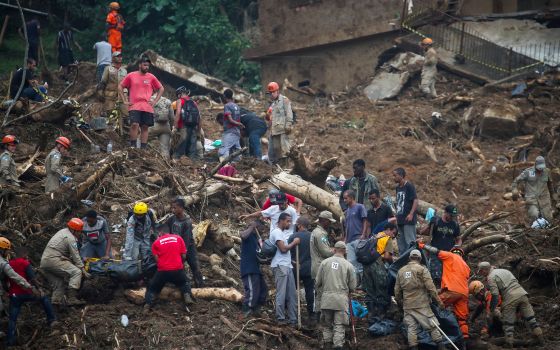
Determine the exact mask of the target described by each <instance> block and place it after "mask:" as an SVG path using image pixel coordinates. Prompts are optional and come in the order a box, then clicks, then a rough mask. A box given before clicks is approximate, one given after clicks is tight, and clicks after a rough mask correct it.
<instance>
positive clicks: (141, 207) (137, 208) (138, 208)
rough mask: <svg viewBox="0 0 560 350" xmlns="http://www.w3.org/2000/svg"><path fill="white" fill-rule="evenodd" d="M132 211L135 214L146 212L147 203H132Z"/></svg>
mask: <svg viewBox="0 0 560 350" xmlns="http://www.w3.org/2000/svg"><path fill="white" fill-rule="evenodd" d="M132 211H133V212H134V214H136V215H144V214H146V213H147V212H148V205H147V204H146V203H144V202H138V203H136V204H134V209H133V210H132Z"/></svg>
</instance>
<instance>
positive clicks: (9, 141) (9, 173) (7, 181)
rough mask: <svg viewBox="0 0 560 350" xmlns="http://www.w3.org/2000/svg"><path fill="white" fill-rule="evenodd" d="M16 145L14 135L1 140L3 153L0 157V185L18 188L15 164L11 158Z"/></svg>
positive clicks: (16, 141) (16, 140)
mask: <svg viewBox="0 0 560 350" xmlns="http://www.w3.org/2000/svg"><path fill="white" fill-rule="evenodd" d="M18 143H19V141H18V139H17V138H16V137H15V136H14V135H6V136H4V137H3V138H2V149H3V150H4V152H3V153H2V154H1V155H0V185H3V186H5V185H14V186H19V180H18V177H17V172H16V162H15V161H14V158H13V156H14V152H15V151H16V145H17V144H18Z"/></svg>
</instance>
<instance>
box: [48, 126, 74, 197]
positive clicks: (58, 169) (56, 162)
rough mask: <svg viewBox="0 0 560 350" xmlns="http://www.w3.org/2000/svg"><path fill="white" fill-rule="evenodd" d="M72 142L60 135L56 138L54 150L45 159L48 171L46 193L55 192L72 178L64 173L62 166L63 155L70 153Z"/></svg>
mask: <svg viewBox="0 0 560 350" xmlns="http://www.w3.org/2000/svg"><path fill="white" fill-rule="evenodd" d="M70 144H71V142H70V140H69V139H68V138H66V137H64V136H60V137H58V138H57V139H56V140H55V147H54V148H53V150H52V151H51V152H50V153H49V154H48V155H47V159H45V171H46V173H47V180H46V181H45V193H51V192H54V191H56V190H58V188H59V187H60V185H61V184H65V183H67V182H69V181H71V180H72V178H71V177H69V176H66V175H64V174H63V173H62V166H61V165H60V161H61V160H62V156H64V155H67V154H68V150H69V148H70Z"/></svg>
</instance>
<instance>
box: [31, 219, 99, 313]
mask: <svg viewBox="0 0 560 350" xmlns="http://www.w3.org/2000/svg"><path fill="white" fill-rule="evenodd" d="M67 226H68V227H67V228H64V229H62V230H60V231H58V232H57V233H55V234H54V236H52V237H51V239H50V240H49V242H48V243H47V246H46V247H45V250H44V251H43V255H42V257H41V265H40V269H41V271H42V272H43V275H44V276H45V277H46V278H47V280H48V281H49V283H50V284H51V286H52V289H53V294H52V299H51V300H52V303H53V304H62V303H63V302H64V299H65V294H66V293H65V290H66V287H65V281H66V280H68V298H67V299H66V302H67V304H68V305H82V304H84V302H83V301H81V300H79V299H78V297H77V296H78V290H79V289H80V285H81V284H82V277H84V278H89V277H90V274H89V273H88V272H87V271H86V269H85V268H84V263H83V262H82V259H81V258H80V252H79V251H78V239H79V238H80V236H81V235H82V230H83V228H84V222H83V221H82V220H81V219H79V218H72V219H70V221H68V223H67Z"/></svg>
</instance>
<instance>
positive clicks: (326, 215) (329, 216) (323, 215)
mask: <svg viewBox="0 0 560 350" xmlns="http://www.w3.org/2000/svg"><path fill="white" fill-rule="evenodd" d="M319 219H327V220H329V221H330V222H336V220H335V219H334V217H333V215H332V213H331V212H330V211H328V210H323V211H322V212H320V213H319Z"/></svg>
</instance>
